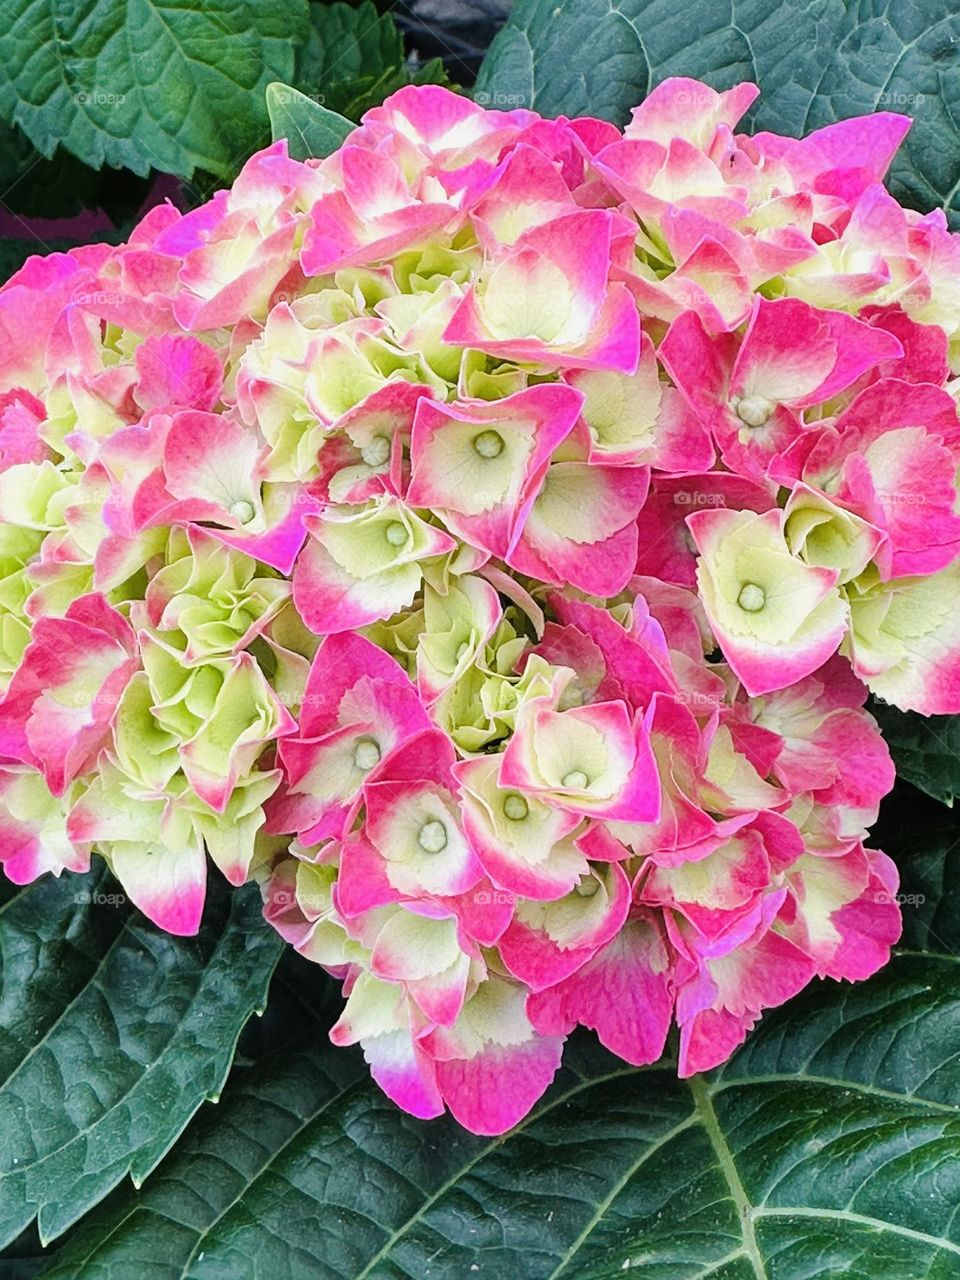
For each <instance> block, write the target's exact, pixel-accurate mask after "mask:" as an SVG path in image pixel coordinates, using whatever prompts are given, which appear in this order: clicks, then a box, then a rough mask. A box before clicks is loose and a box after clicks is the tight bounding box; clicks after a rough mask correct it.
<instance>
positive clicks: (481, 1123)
mask: <svg viewBox="0 0 960 1280" xmlns="http://www.w3.org/2000/svg"><path fill="white" fill-rule="evenodd" d="M562 1054H563V1038H562V1037H560V1036H537V1035H535V1036H533V1037H532V1038H531V1039H530V1040H528V1041H526V1042H524V1043H523V1044H512V1045H497V1044H488V1045H486V1046H484V1048H483V1049H481V1051H480V1052H479V1053H478V1054H476V1056H475V1057H473V1058H459V1059H457V1058H453V1059H449V1060H447V1061H445V1062H437V1064H436V1072H437V1083H438V1085H439V1087H440V1092H441V1093H442V1095H443V1099H444V1101H445V1102H446V1104H447V1106H448V1107H449V1108H450V1111H451V1112H452V1114H453V1117H454V1119H455V1120H457V1122H458V1123H459V1124H461V1125H463V1127H464V1128H465V1129H467V1130H469V1132H470V1133H476V1134H480V1135H483V1136H491V1137H492V1136H494V1135H496V1134H500V1133H506V1131H507V1130H508V1129H512V1128H513V1126H514V1125H515V1124H518V1123H519V1121H521V1120H522V1119H523V1117H524V1116H525V1115H526V1114H527V1112H528V1111H529V1110H530V1108H531V1107H532V1106H533V1105H534V1104H535V1103H536V1102H537V1101H538V1100H539V1099H540V1098H541V1097H542V1095H543V1093H544V1092H545V1091H546V1089H547V1087H548V1086H549V1085H550V1083H551V1081H552V1080H553V1077H554V1076H555V1075H556V1073H557V1071H558V1069H559V1067H560V1059H561V1057H562Z"/></svg>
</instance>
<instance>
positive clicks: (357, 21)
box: [296, 0, 448, 120]
mask: <svg viewBox="0 0 960 1280" xmlns="http://www.w3.org/2000/svg"><path fill="white" fill-rule="evenodd" d="M310 20H311V31H310V39H309V41H308V43H307V45H306V47H305V49H304V50H303V52H302V54H301V56H300V60H299V66H298V68H297V81H296V83H297V87H298V88H299V89H301V90H302V91H303V92H304V93H305V94H306V95H307V96H308V97H310V98H312V99H313V100H314V101H315V102H319V103H322V104H323V106H325V107H326V108H327V109H328V110H330V111H337V112H339V113H340V115H343V116H347V117H348V118H349V119H351V120H359V119H360V117H361V116H362V115H363V113H364V112H365V111H366V110H367V109H368V108H370V107H374V106H378V105H379V104H380V103H381V102H382V101H383V100H384V98H386V97H389V95H390V94H391V93H395V92H396V91H397V89H402V88H403V87H404V85H408V84H446V83H448V82H447V78H446V74H445V72H444V69H443V63H442V62H441V60H440V59H439V58H433V59H431V61H429V62H426V63H423V64H422V65H421V64H417V63H412V62H408V61H407V60H406V59H405V55H404V51H403V38H402V37H401V35H400V32H399V31H398V30H397V25H396V23H395V22H394V20H393V18H392V17H391V15H390V14H389V13H378V12H377V9H376V6H375V5H374V4H373V3H371V0H363V3H362V4H359V5H357V6H356V7H353V6H352V5H349V4H342V3H336V4H313V5H311V6H310Z"/></svg>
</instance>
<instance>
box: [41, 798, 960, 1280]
mask: <svg viewBox="0 0 960 1280" xmlns="http://www.w3.org/2000/svg"><path fill="white" fill-rule="evenodd" d="M921 827H924V828H925V830H926V835H925V836H923V837H921V838H920V839H919V850H920V851H918V852H916V853H909V854H905V856H904V857H903V864H904V886H903V887H904V895H903V896H904V902H903V907H904V914H905V922H906V934H905V938H904V945H903V947H902V948H901V949H900V952H899V954H898V955H897V957H896V958H895V959H894V960H893V962H892V963H891V964H890V965H889V967H888V968H886V969H885V970H883V971H882V972H881V973H880V974H879V975H877V977H875V978H874V979H872V980H871V981H870V982H867V983H863V984H857V985H854V986H848V985H846V984H843V985H840V984H837V983H830V982H825V983H822V984H821V983H818V984H816V985H815V986H814V987H812V988H810V989H809V990H808V991H807V992H806V993H805V995H804V996H802V997H801V998H800V999H798V1000H795V1001H793V1002H791V1003H790V1004H789V1005H788V1006H786V1007H785V1008H783V1009H781V1010H777V1011H775V1012H774V1013H772V1014H769V1015H767V1016H766V1017H765V1018H764V1019H763V1021H762V1023H761V1025H760V1027H759V1028H758V1030H757V1031H756V1032H755V1033H754V1034H753V1036H752V1038H751V1039H750V1040H749V1041H748V1043H747V1045H746V1046H745V1048H744V1049H743V1050H742V1051H741V1052H740V1053H739V1054H738V1055H737V1056H736V1057H735V1058H734V1059H733V1060H732V1061H731V1062H730V1063H728V1064H727V1065H726V1067H724V1068H723V1069H722V1070H720V1071H718V1072H715V1073H713V1074H712V1075H711V1076H709V1077H700V1078H697V1079H695V1080H694V1081H692V1082H683V1081H678V1080H677V1079H676V1077H675V1074H674V1071H673V1069H672V1067H671V1065H670V1064H669V1063H668V1064H661V1065H659V1066H657V1067H655V1068H651V1069H646V1070H639V1071H638V1070H635V1069H633V1068H630V1067H628V1066H627V1065H626V1064H624V1063H622V1062H620V1061H619V1060H617V1059H615V1058H613V1057H611V1056H610V1055H609V1054H607V1053H606V1052H605V1051H604V1050H602V1049H601V1048H600V1047H599V1046H598V1045H597V1044H596V1042H595V1041H594V1040H593V1039H592V1038H591V1037H583V1038H575V1039H574V1041H573V1044H572V1046H571V1047H569V1048H568V1052H567V1054H566V1055H565V1062H564V1068H563V1071H562V1072H561V1074H560V1076H558V1078H557V1081H556V1083H555V1084H554V1086H553V1088H552V1089H551V1090H550V1091H549V1093H548V1094H547V1096H546V1097H545V1099H544V1100H543V1101H542V1102H541V1103H540V1105H539V1106H538V1107H537V1108H536V1110H535V1111H534V1112H533V1114H532V1115H531V1116H530V1117H528V1119H527V1120H525V1121H524V1122H523V1123H522V1124H520V1125H519V1126H518V1127H517V1128H516V1129H515V1130H514V1131H513V1132H511V1133H509V1134H507V1135H506V1136H505V1137H503V1138H501V1139H494V1140H488V1139H480V1138H474V1137H472V1136H471V1135H469V1134H467V1133H465V1132H464V1131H463V1130H461V1129H459V1128H458V1127H457V1126H456V1125H455V1124H454V1123H453V1122H452V1121H449V1120H440V1121H435V1122H432V1123H430V1124H423V1123H421V1122H419V1121H416V1120H413V1119H411V1118H410V1117H409V1116H406V1115H404V1114H402V1113H401V1112H399V1111H398V1110H397V1109H396V1108H394V1107H393V1106H392V1105H391V1104H390V1103H389V1102H387V1101H386V1099H385V1098H384V1097H383V1096H382V1095H381V1094H380V1093H379V1091H378V1090H377V1088H376V1086H374V1085H373V1084H372V1083H371V1082H370V1081H369V1079H368V1078H367V1073H366V1068H365V1066H364V1064H363V1061H362V1059H361V1058H360V1055H359V1054H357V1053H352V1052H349V1053H348V1052H344V1051H343V1050H335V1049H332V1048H330V1046H329V1045H328V1044H327V1043H326V1038H325V1034H324V1031H325V1027H326V1026H328V1025H329V1023H330V1021H331V1020H332V1017H333V1013H332V1012H329V1011H327V1010H326V1009H324V1008H322V1007H321V1008H308V1004H307V1003H305V1002H309V1001H310V1000H311V999H313V998H314V996H316V997H317V998H319V999H320V1000H321V1001H322V1000H324V999H326V994H325V993H328V992H329V991H330V989H331V987H332V984H326V980H325V979H324V978H323V976H322V975H321V974H319V973H317V972H316V971H315V970H311V969H310V967H309V966H307V965H306V964H305V962H302V961H299V959H298V958H296V957H292V958H291V959H290V960H289V961H285V963H284V966H283V967H282V969H281V971H280V972H279V973H278V976H277V979H276V980H275V984H274V990H273V993H272V996H271V1003H270V1006H269V1009H270V1011H271V1012H272V1013H273V1016H274V1017H275V1018H278V1019H280V1022H279V1024H278V1025H274V1026H273V1027H272V1028H269V1027H266V1028H265V1030H270V1031H271V1032H272V1039H273V1041H274V1048H273V1050H272V1051H269V1050H268V1051H267V1053H266V1054H265V1055H264V1056H262V1057H260V1058H259V1060H258V1061H255V1062H248V1063H244V1064H242V1065H239V1066H238V1067H237V1068H236V1069H235V1071H234V1073H233V1077H232V1080H231V1085H230V1088H229V1090H228V1092H227V1093H226V1095H225V1101H224V1102H223V1103H221V1104H220V1106H219V1107H217V1108H216V1109H215V1110H214V1109H211V1108H205V1109H204V1110H203V1111H202V1112H201V1113H200V1115H199V1116H198V1117H197V1118H196V1120H195V1121H194V1122H193V1124H192V1125H191V1126H190V1129H189V1130H188V1132H187V1134H186V1136H185V1137H184V1139H183V1141H182V1142H181V1143H180V1144H179V1145H178V1147H177V1148H176V1149H175V1151H174V1152H173V1153H172V1154H171V1155H170V1156H169V1157H168V1158H167V1159H166V1160H165V1161H164V1162H163V1164H162V1165H161V1166H160V1168H159V1169H158V1170H157V1172H156V1173H155V1174H154V1175H153V1176H152V1177H151V1178H150V1180H149V1181H148V1182H147V1183H146V1185H145V1186H144V1187H143V1188H142V1189H141V1190H140V1191H139V1192H137V1191H133V1190H131V1189H129V1188H123V1189H121V1190H118V1191H117V1192H116V1193H115V1195H114V1196H113V1197H111V1198H110V1199H109V1200H108V1201H106V1202H105V1203H104V1204H103V1205H101V1206H99V1207H98V1208H97V1209H96V1210H95V1211H94V1212H93V1213H92V1214H91V1215H90V1216H89V1217H88V1219H87V1220H86V1221H85V1222H84V1223H83V1225H82V1226H81V1227H80V1228H79V1230H78V1231H77V1233H76V1234H75V1236H74V1237H73V1238H72V1239H71V1240H70V1241H69V1242H68V1244H67V1245H65V1246H64V1248H63V1249H62V1250H61V1251H60V1252H59V1253H58V1254H57V1255H55V1257H54V1258H53V1259H52V1261H51V1265H50V1268H49V1270H48V1271H47V1272H45V1273H44V1274H45V1275H46V1276H49V1277H53V1278H54V1280H68V1278H70V1277H73V1276H76V1275H78V1274H82V1275H83V1277H84V1280H116V1277H117V1276H120V1275H127V1274H130V1275H137V1276H141V1275H142V1276H144V1277H146V1278H147V1280H168V1278H169V1280H173V1277H186V1276H189V1277H190V1278H191V1280H254V1278H255V1277H263V1276H274V1275H276V1276H281V1275H282V1276H284V1277H289V1280H308V1277H309V1280H343V1278H344V1277H350V1280H414V1278H415V1280H429V1278H430V1277H438V1278H439V1280H447V1278H451V1280H452V1277H457V1280H460V1277H463V1278H464V1280H467V1277H470V1276H472V1275H478V1276H480V1277H481V1278H482V1280H614V1278H615V1277H616V1278H619V1277H620V1276H621V1275H623V1274H624V1272H626V1273H628V1274H634V1273H636V1274H638V1275H642V1276H643V1277H644V1278H645V1280H647V1278H648V1277H649V1278H650V1280H706V1278H707V1277H711V1278H712V1280H757V1278H758V1277H760V1278H762V1280H839V1277H841V1276H842V1277H845V1278H847V1280H909V1278H912V1277H919V1276H924V1277H927V1278H928V1280H953V1277H955V1276H956V1275H958V1274H960V1222H958V1221H957V1220H956V1214H955V1208H956V1204H957V1202H958V1199H960V1111H958V1104H960V961H958V959H957V957H956V955H955V952H956V950H957V948H958V946H960V919H958V915H957V913H956V912H955V911H954V910H953V909H952V906H951V903H953V902H955V901H956V894H957V890H958V888H960V860H958V858H957V855H956V852H955V851H954V850H952V849H951V845H953V844H954V843H955V842H956V828H955V824H954V823H953V820H952V815H951V814H949V812H948V811H946V810H944V809H943V808H942V807H941V806H938V805H936V804H934V803H933V802H931V801H921V802H919V809H918V806H917V803H916V802H915V800H914V798H913V797H912V796H911V795H908V796H907V797H906V798H905V799H904V798H898V799H897V800H895V801H893V802H891V804H890V805H888V806H887V811H886V813H885V816H884V823H883V831H882V834H883V837H884V838H885V839H886V840H887V843H888V847H893V844H895V843H897V842H899V841H902V842H903V847H904V848H905V849H909V848H910V847H911V844H910V843H908V841H912V842H913V843H917V841H918V831H919V830H920V828H921ZM911 832H912V834H911ZM891 842H893V843H891ZM335 1003H339V1000H338V999H335ZM284 1008H286V1009H287V1010H288V1013H287V1016H286V1022H284V1019H283V1017H282V1015H281V1010H282V1009H284ZM269 1016H270V1014H268V1017H269ZM291 1024H292V1025H293V1026H294V1027H295V1030H294V1031H293V1032H292V1033H291V1032H290V1030H289V1026H290V1025H291ZM285 1028H286V1030H285Z"/></svg>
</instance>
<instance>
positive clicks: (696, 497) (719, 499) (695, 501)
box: [673, 489, 727, 507]
mask: <svg viewBox="0 0 960 1280" xmlns="http://www.w3.org/2000/svg"><path fill="white" fill-rule="evenodd" d="M673 505H674V506H675V507H725V506H726V505H727V500H726V498H725V497H724V496H723V494H722V493H703V492H701V491H700V490H697V489H678V490H677V492H676V493H675V494H674V495H673Z"/></svg>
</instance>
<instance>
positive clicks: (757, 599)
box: [737, 582, 767, 613]
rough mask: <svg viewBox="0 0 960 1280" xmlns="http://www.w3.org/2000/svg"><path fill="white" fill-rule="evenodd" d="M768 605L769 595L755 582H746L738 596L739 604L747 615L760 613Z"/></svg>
mask: <svg viewBox="0 0 960 1280" xmlns="http://www.w3.org/2000/svg"><path fill="white" fill-rule="evenodd" d="M766 603H767V593H766V592H765V591H764V589H763V587H758V586H757V584H756V583H755V582H745V583H744V584H743V586H742V587H741V588H740V594H739V595H738V596H737V604H738V605H739V606H740V608H741V609H745V610H746V611H747V613H759V612H760V610H761V609H762V608H763V606H764V605H765V604H766Z"/></svg>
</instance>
